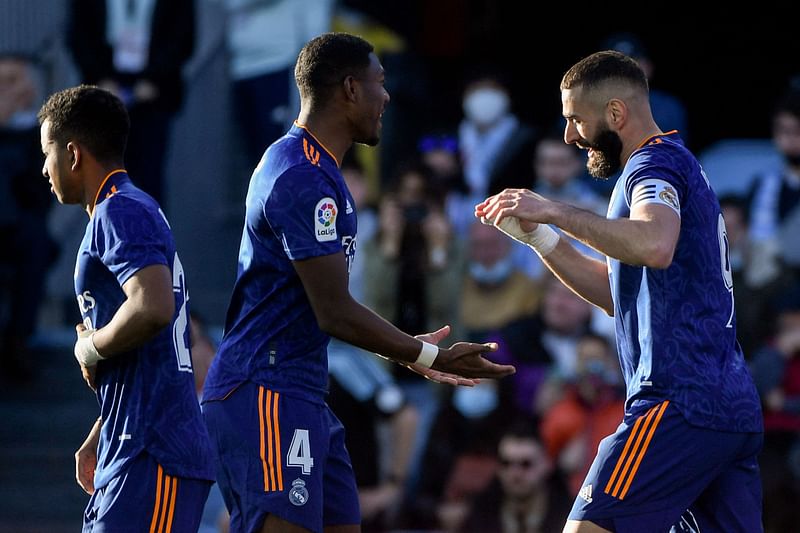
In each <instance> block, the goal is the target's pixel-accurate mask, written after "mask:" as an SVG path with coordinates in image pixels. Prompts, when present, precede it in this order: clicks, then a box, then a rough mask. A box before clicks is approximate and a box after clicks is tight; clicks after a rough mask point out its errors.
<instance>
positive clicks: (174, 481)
mask: <svg viewBox="0 0 800 533" xmlns="http://www.w3.org/2000/svg"><path fill="white" fill-rule="evenodd" d="M177 496H178V478H176V477H175V478H172V496H171V497H170V499H169V515H168V516H167V531H166V533H172V517H173V515H174V514H175V498H176V497H177Z"/></svg>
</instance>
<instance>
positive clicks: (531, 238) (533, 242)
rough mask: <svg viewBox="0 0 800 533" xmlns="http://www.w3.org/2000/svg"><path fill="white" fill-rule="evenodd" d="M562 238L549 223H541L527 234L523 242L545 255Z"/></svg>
mask: <svg viewBox="0 0 800 533" xmlns="http://www.w3.org/2000/svg"><path fill="white" fill-rule="evenodd" d="M560 238H561V237H560V236H559V235H558V232H556V231H555V230H554V229H553V228H551V227H550V226H548V225H547V224H539V225H538V226H536V229H535V230H533V231H531V232H530V233H527V234H526V235H525V237H524V238H523V242H524V243H525V244H527V245H528V246H530V247H531V248H533V250H534V251H535V252H536V253H537V254H539V255H540V256H541V257H544V256H546V255H547V254H549V253H550V252H552V251H553V250H554V249H555V247H556V246H557V245H558V241H559V239H560Z"/></svg>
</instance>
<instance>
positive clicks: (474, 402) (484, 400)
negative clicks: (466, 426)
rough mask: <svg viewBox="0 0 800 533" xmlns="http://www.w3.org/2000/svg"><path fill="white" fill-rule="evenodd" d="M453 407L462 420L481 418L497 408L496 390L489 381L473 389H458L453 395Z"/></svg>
mask: <svg viewBox="0 0 800 533" xmlns="http://www.w3.org/2000/svg"><path fill="white" fill-rule="evenodd" d="M453 407H455V408H456V410H457V411H458V412H459V413H461V415H462V416H464V418H481V417H484V416H486V415H488V414H489V413H491V412H492V411H493V410H494V409H495V407H497V388H496V385H495V384H494V383H492V382H491V381H482V382H480V383H478V384H477V385H475V386H474V387H459V388H457V389H456V390H455V392H454V393H453Z"/></svg>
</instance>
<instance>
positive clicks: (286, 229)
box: [203, 124, 356, 402]
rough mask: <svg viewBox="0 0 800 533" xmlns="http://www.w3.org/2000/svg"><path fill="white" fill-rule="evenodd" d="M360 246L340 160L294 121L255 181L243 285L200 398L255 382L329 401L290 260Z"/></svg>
mask: <svg viewBox="0 0 800 533" xmlns="http://www.w3.org/2000/svg"><path fill="white" fill-rule="evenodd" d="M355 247H356V212H355V205H354V202H353V198H352V197H351V196H350V192H349V191H348V189H347V186H346V185H345V183H344V178H343V177H342V174H341V172H340V171H339V168H338V165H337V162H336V159H335V158H334V156H333V155H332V154H331V153H330V152H329V151H328V150H327V149H326V148H325V147H324V146H323V145H322V144H321V143H320V142H319V141H317V139H316V138H315V137H314V136H313V135H312V134H311V133H310V132H309V131H308V130H306V129H305V128H304V127H302V126H299V125H297V124H295V125H294V126H293V127H292V128H291V129H290V130H289V132H288V133H287V134H286V135H285V136H284V137H282V138H281V139H279V140H278V141H276V142H275V143H273V144H272V145H271V146H270V147H269V148H268V149H267V151H266V152H265V154H264V156H263V157H262V159H261V161H260V162H259V164H258V166H257V167H256V169H255V171H254V172H253V175H252V178H251V180H250V186H249V189H248V192H247V202H246V213H245V224H244V230H243V232H242V241H241V244H240V247H239V266H238V274H237V279H236V284H235V286H234V289H233V295H232V297H231V302H230V305H229V307H228V314H227V317H226V321H225V332H224V335H223V339H222V342H221V344H220V348H219V352H218V354H217V357H216V358H215V360H214V362H213V363H212V366H211V369H210V370H209V374H208V378H207V379H206V384H205V388H204V391H203V400H204V401H209V400H215V399H220V398H223V397H224V396H225V395H227V394H228V393H230V392H231V391H232V390H233V389H234V388H236V387H237V386H238V385H239V384H241V383H243V382H245V381H250V382H253V383H257V384H259V385H264V386H266V387H269V388H271V389H272V390H276V391H280V392H283V393H285V394H289V395H295V396H299V397H303V398H308V399H309V400H311V401H318V402H322V401H323V399H324V395H325V392H326V389H327V379H328V362H327V361H328V360H327V345H328V342H329V340H330V337H329V336H328V335H327V334H326V333H324V332H323V331H322V330H321V329H320V328H319V326H318V324H317V320H316V317H315V315H314V311H313V309H312V308H311V304H310V302H309V300H308V296H307V295H306V293H305V290H304V288H303V284H302V282H301V281H300V278H299V276H298V275H297V273H296V271H295V269H294V266H293V261H300V260H304V259H309V258H313V257H320V256H325V255H330V254H335V253H339V252H343V253H344V256H345V260H346V261H347V263H348V269H349V265H350V264H351V263H352V259H353V257H354V254H355Z"/></svg>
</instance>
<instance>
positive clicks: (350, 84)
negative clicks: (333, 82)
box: [342, 76, 358, 102]
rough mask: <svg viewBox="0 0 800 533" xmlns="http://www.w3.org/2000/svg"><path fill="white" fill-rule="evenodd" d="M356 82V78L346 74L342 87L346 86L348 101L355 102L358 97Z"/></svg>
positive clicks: (345, 93) (345, 94)
mask: <svg viewBox="0 0 800 533" xmlns="http://www.w3.org/2000/svg"><path fill="white" fill-rule="evenodd" d="M356 84H357V82H356V79H355V78H354V77H353V76H346V77H345V78H344V81H343V82H342V87H343V88H344V97H345V98H346V99H347V101H348V102H355V101H356V100H357V99H358V97H357V95H356V92H357V89H356Z"/></svg>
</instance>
